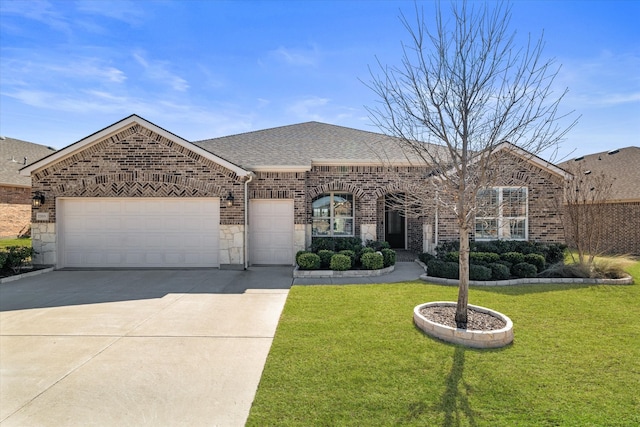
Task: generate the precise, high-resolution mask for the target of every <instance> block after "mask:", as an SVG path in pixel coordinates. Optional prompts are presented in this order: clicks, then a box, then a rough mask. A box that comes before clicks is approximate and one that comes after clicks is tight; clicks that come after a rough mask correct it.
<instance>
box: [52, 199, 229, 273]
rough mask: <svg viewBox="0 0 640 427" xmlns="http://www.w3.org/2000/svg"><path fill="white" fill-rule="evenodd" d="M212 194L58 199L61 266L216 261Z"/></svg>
mask: <svg viewBox="0 0 640 427" xmlns="http://www.w3.org/2000/svg"><path fill="white" fill-rule="evenodd" d="M219 206H220V205H219V199H217V198H182V199H178V198H164V199H158V198H113V199H97V198H77V199H61V200H60V209H59V221H60V233H61V243H60V246H61V248H60V250H61V252H62V257H61V264H62V266H66V267H102V266H108V267H118V266H123V267H214V266H218V265H219V263H218V251H219V224H220V209H219Z"/></svg>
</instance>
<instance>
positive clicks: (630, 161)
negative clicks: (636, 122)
mask: <svg viewBox="0 0 640 427" xmlns="http://www.w3.org/2000/svg"><path fill="white" fill-rule="evenodd" d="M576 164H579V165H580V166H581V167H582V170H583V171H591V172H592V173H598V174H599V173H604V174H605V175H607V176H610V177H612V178H614V181H613V185H612V188H611V196H610V197H609V200H610V201H625V200H629V201H630V200H635V201H639V200H640V147H626V148H620V149H619V150H612V151H603V152H601V153H595V154H589V155H588V156H583V157H577V158H575V159H571V160H567V161H566V162H562V163H560V164H558V166H560V167H561V168H564V169H566V170H568V171H571V169H572V167H573V166H574V165H576Z"/></svg>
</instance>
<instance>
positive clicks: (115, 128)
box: [20, 114, 249, 176]
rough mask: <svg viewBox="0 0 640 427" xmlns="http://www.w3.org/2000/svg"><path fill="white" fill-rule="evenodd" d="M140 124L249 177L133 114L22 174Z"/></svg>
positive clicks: (24, 168) (242, 171)
mask: <svg viewBox="0 0 640 427" xmlns="http://www.w3.org/2000/svg"><path fill="white" fill-rule="evenodd" d="M135 124H138V125H140V126H142V127H144V128H146V129H149V130H151V131H152V132H155V133H157V134H158V135H160V136H163V137H165V138H167V139H170V140H171V141H173V142H175V143H177V144H179V145H182V146H183V147H186V148H187V149H189V150H191V151H193V152H195V153H196V154H199V155H201V156H203V157H204V158H206V159H209V160H211V161H213V162H215V163H217V164H219V165H221V166H223V167H225V168H227V169H229V170H231V171H233V172H234V173H235V174H236V175H238V176H247V175H248V174H249V172H248V171H246V170H244V169H242V168H241V167H239V166H237V165H236V164H233V163H231V162H229V161H227V160H225V159H223V158H221V157H218V156H216V155H215V154H213V153H211V152H209V151H206V150H203V149H202V148H200V147H198V146H197V145H194V144H192V143H191V142H189V141H187V140H185V139H182V138H180V137H179V136H177V135H175V134H173V133H171V132H169V131H167V130H165V129H163V128H161V127H159V126H157V125H155V124H153V123H151V122H149V121H147V120H145V119H143V118H142V117H139V116H137V115H135V114H132V115H131V116H129V117H126V118H124V119H122V120H120V121H119V122H116V123H114V124H112V125H111V126H107V127H106V128H104V129H102V130H100V131H98V132H96V133H94V134H92V135H89V136H87V137H86V138H84V139H81V140H80V141H78V142H75V143H73V144H71V145H68V146H67V147H65V148H63V149H61V150H60V151H56V152H55V153H53V154H52V155H50V156H48V157H46V158H43V159H41V160H39V161H37V162H35V163H32V164H30V165H29V166H26V167H23V168H22V169H20V173H21V174H22V175H26V176H29V175H30V174H31V172H33V171H36V170H38V169H42V168H44V167H47V166H48V165H50V164H53V163H56V162H59V161H60V160H62V159H65V158H67V157H70V156H72V155H74V154H75V153H77V152H79V151H82V150H84V149H86V148H88V147H90V146H91V145H94V144H96V143H98V142H100V141H102V140H104V139H105V138H108V137H110V136H112V135H114V134H116V133H118V132H121V131H122V130H124V129H128V128H130V127H131V126H133V125H135Z"/></svg>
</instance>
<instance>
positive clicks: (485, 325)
mask: <svg viewBox="0 0 640 427" xmlns="http://www.w3.org/2000/svg"><path fill="white" fill-rule="evenodd" d="M420 314H422V315H423V316H424V317H425V318H426V319H428V320H430V321H432V322H435V323H439V324H441V325H445V326H449V327H451V328H455V327H456V321H455V316H456V308H455V306H454V307H437V306H436V307H425V308H423V309H421V310H420ZM506 325H507V324H506V323H505V322H504V321H503V320H501V319H499V318H497V317H495V316H492V315H490V314H487V313H481V312H479V311H475V310H473V309H471V308H468V309H467V330H472V331H495V330H498V329H502V328H504V327H505V326H506Z"/></svg>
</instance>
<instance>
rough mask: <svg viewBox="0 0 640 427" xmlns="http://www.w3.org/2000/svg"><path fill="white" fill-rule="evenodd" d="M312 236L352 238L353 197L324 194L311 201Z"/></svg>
mask: <svg viewBox="0 0 640 427" xmlns="http://www.w3.org/2000/svg"><path fill="white" fill-rule="evenodd" d="M312 208H313V223H312V224H313V225H312V234H313V236H316V237H320V236H325V237H332V236H339V237H343V236H353V231H354V228H353V195H352V194H349V193H326V194H322V195H320V196H318V197H316V198H314V199H313V202H312Z"/></svg>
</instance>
